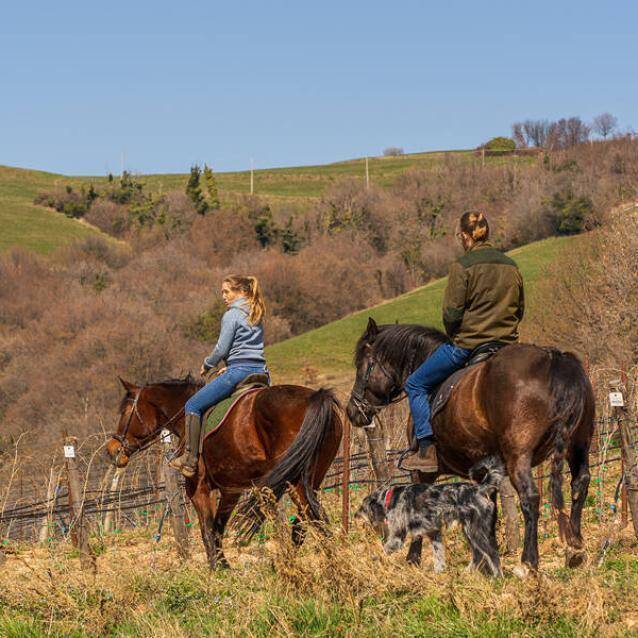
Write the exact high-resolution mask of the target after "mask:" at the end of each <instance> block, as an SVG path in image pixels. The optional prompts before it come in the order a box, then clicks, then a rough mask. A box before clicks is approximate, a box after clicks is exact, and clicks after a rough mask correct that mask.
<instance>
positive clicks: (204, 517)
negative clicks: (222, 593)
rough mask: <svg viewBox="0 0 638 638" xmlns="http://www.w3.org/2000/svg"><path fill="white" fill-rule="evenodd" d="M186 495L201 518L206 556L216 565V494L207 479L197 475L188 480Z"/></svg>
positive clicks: (201, 530) (200, 526) (200, 525)
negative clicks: (214, 522) (213, 530)
mask: <svg viewBox="0 0 638 638" xmlns="http://www.w3.org/2000/svg"><path fill="white" fill-rule="evenodd" d="M186 495H187V496H188V498H189V499H190V501H191V503H192V504H193V506H194V507H195V511H196V512H197V518H198V519H199V529H200V532H201V535H202V541H203V542H204V548H205V549H206V558H207V559H208V563H209V565H210V566H211V567H214V566H215V549H214V545H213V535H212V529H213V520H214V518H215V494H214V491H213V490H211V488H210V486H209V485H208V483H207V482H206V481H205V480H198V479H197V477H195V478H193V479H187V480H186Z"/></svg>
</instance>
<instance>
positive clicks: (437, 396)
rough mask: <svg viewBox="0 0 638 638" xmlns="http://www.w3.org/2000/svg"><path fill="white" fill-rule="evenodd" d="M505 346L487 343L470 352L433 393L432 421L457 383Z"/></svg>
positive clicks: (499, 343) (503, 344) (493, 342)
mask: <svg viewBox="0 0 638 638" xmlns="http://www.w3.org/2000/svg"><path fill="white" fill-rule="evenodd" d="M506 345H507V344H506V343H502V342H500V341H489V342H488V343H484V344H482V345H480V346H478V347H477V348H475V349H474V350H473V351H472V354H471V355H470V358H469V359H468V360H467V363H466V364H465V366H464V367H463V368H461V369H460V370H457V371H456V372H454V373H453V374H452V375H450V376H449V377H448V378H447V379H446V380H445V381H443V383H442V384H441V385H440V386H439V387H438V388H437V390H436V392H435V393H434V398H433V399H432V401H431V404H430V405H431V410H430V412H431V416H430V418H432V419H433V418H434V417H435V416H436V415H437V414H439V413H440V412H441V411H442V410H443V408H444V407H445V406H446V405H447V402H448V400H449V399H450V395H451V394H452V390H454V388H455V387H456V385H457V384H458V382H459V381H460V380H461V379H462V378H463V377H464V376H465V375H466V374H467V373H468V372H469V370H470V368H471V367H472V366H475V365H476V364H477V363H483V361H487V360H488V359H489V358H490V357H492V356H493V355H495V354H496V353H497V352H498V351H499V350H500V349H501V348H502V347H503V346H506Z"/></svg>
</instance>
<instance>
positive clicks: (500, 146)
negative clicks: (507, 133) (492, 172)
mask: <svg viewBox="0 0 638 638" xmlns="http://www.w3.org/2000/svg"><path fill="white" fill-rule="evenodd" d="M483 148H484V149H485V150H486V151H515V150H516V142H515V141H514V140H513V139H511V138H510V137H493V138H492V139H491V140H489V142H486V143H485V144H483Z"/></svg>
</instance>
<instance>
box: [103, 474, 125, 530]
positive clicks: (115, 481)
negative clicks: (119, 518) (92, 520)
mask: <svg viewBox="0 0 638 638" xmlns="http://www.w3.org/2000/svg"><path fill="white" fill-rule="evenodd" d="M124 469H125V468H123V467H117V468H115V470H114V471H113V476H112V478H111V479H110V480H111V485H110V486H109V489H108V499H106V508H105V509H106V510H107V511H106V514H105V515H104V533H105V534H106V533H108V532H111V531H113V520H114V519H115V509H116V507H115V499H114V498H113V496H114V495H115V494H117V490H118V487H119V485H120V480H121V478H122V475H123V474H124ZM106 482H107V483H108V477H107V481H106ZM104 506H105V501H104V499H103V500H102V507H103V508H104Z"/></svg>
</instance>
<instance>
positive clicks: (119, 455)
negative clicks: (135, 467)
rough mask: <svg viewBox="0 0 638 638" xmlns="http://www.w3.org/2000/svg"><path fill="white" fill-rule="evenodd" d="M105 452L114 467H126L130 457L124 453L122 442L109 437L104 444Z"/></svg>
mask: <svg viewBox="0 0 638 638" xmlns="http://www.w3.org/2000/svg"><path fill="white" fill-rule="evenodd" d="M106 453H107V454H108V455H109V457H110V459H111V460H112V461H113V463H114V464H115V466H116V467H126V466H127V465H128V462H129V459H130V457H129V456H128V455H126V454H125V453H124V450H123V448H122V444H121V443H120V442H119V441H118V440H117V439H110V440H109V442H108V443H107V444H106Z"/></svg>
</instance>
